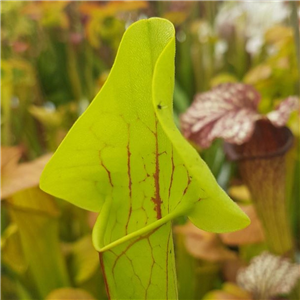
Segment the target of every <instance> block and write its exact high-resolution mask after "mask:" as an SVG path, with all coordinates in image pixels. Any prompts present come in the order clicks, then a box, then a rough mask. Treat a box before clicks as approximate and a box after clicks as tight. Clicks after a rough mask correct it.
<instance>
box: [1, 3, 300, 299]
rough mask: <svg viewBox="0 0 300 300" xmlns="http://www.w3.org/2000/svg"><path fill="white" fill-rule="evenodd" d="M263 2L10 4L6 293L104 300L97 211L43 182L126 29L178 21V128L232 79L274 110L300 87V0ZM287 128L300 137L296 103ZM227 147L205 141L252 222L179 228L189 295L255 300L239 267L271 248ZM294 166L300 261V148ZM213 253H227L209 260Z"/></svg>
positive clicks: (5, 102) (210, 159)
mask: <svg viewBox="0 0 300 300" xmlns="http://www.w3.org/2000/svg"><path fill="white" fill-rule="evenodd" d="M257 5H260V9H257V7H256V6H257ZM266 5H267V4H266V3H264V4H258V3H248V4H246V3H242V2H231V1H224V2H221V1H219V2H217V1H216V2H208V1H207V2H206V1H186V2H185V1H174V2H173V1H132V2H123V1H98V2H96V1H93V2H88V1H86V2H85V1H61V2H59V1H49V2H48V1H5V2H2V3H1V83H2V86H1V99H2V101H1V117H2V118H1V135H2V140H1V143H2V144H1V145H2V151H1V156H2V160H1V173H2V177H1V185H2V211H1V216H2V218H1V224H2V228H1V232H2V238H1V251H2V273H1V287H2V295H1V296H2V299H4V300H9V299H26V300H28V299H106V293H105V286H104V282H103V278H102V275H101V272H100V267H99V263H98V255H97V252H96V251H95V250H94V249H93V247H92V244H91V238H90V234H91V228H92V226H93V222H94V216H93V215H90V214H89V213H88V212H86V211H83V210H81V209H79V208H76V207H74V206H72V205H70V204H68V203H66V202H64V201H61V200H60V199H54V198H53V197H50V196H49V195H47V194H45V193H43V192H42V191H41V190H39V188H38V181H39V175H40V172H41V170H42V168H43V166H44V164H45V163H46V162H47V160H48V159H49V157H50V155H51V154H47V153H51V152H53V151H55V149H56V148H57V147H58V145H59V144H60V142H61V141H62V139H63V138H64V136H65V135H66V133H67V132H68V130H69V128H70V127H71V126H72V124H73V123H74V122H75V121H76V119H77V118H78V116H79V115H80V114H81V113H82V112H83V111H84V110H85V109H86V107H87V106H88V105H89V103H90V101H91V100H92V99H93V97H94V96H95V95H96V93H97V92H98V91H99V89H100V88H101V86H102V85H103V84H104V82H105V80H106V78H107V75H108V73H109V71H110V68H111V66H112V63H113V61H114V58H115V56H116V52H117V48H118V45H119V42H120V39H121V37H122V34H123V33H124V31H125V30H126V28H127V27H128V26H129V25H130V24H131V23H132V22H134V21H136V20H138V19H141V18H148V17H151V16H159V17H164V18H167V19H169V20H170V21H172V22H173V24H174V25H175V28H176V32H177V35H176V38H177V54H176V84H175V91H174V112H175V116H174V117H175V121H176V122H177V124H178V125H179V119H180V114H181V113H182V112H184V111H185V110H186V109H187V108H188V107H189V105H190V104H191V102H192V100H193V97H194V95H195V94H196V93H198V92H202V91H206V90H208V89H210V88H211V87H213V86H216V85H217V84H220V83H224V82H237V81H242V82H244V83H248V84H251V85H253V86H254V87H255V88H256V89H257V90H258V91H259V92H260V94H261V95H262V101H261V102H260V107H259V108H260V112H261V113H266V112H269V111H271V110H272V109H274V107H275V106H276V105H277V104H278V103H279V101H280V100H282V99H284V98H286V97H287V96H290V95H295V94H297V93H298V92H299V89H300V84H299V70H298V68H297V64H299V54H297V53H299V48H298V49H297V47H299V45H298V44H297V39H296V42H295V36H296V37H297V34H298V35H299V31H298V32H297V29H299V22H298V24H297V20H296V22H295V20H294V21H293V20H292V19H291V17H290V11H291V9H294V10H295V9H296V8H297V4H295V3H294V4H292V5H291V6H290V5H289V4H288V3H283V2H278V3H272V4H269V5H271V6H269V7H267V6H266ZM264 12H265V13H264ZM293 22H294V23H293ZM288 125H289V126H290V128H291V129H292V131H293V133H294V135H295V136H296V137H297V143H298V144H299V141H298V139H299V111H298V112H295V113H294V114H293V115H292V117H291V119H290V121H289V123H288ZM222 147H223V146H222V142H221V141H216V142H214V143H213V145H212V146H211V147H210V148H209V149H207V150H205V151H202V150H201V149H198V150H199V151H200V152H202V155H203V158H204V159H205V160H206V162H207V164H208V165H209V167H210V168H211V170H212V172H213V174H214V175H215V177H216V178H217V180H218V182H219V184H220V185H221V186H222V187H223V188H224V189H228V188H229V192H230V194H231V196H232V197H233V198H234V200H236V201H237V202H238V203H239V204H240V205H241V206H243V207H244V210H245V211H246V212H247V213H248V214H249V216H250V218H251V219H252V221H253V224H252V226H251V227H249V228H248V229H246V231H243V232H240V233H235V234H228V235H221V236H218V235H214V236H211V235H209V234H208V235H206V233H204V234H203V233H202V232H200V231H198V232H194V231H193V230H185V231H184V230H183V229H181V230H177V229H176V230H175V231H174V234H175V242H176V244H175V246H176V247H175V248H176V254H177V256H176V258H177V262H176V263H177V272H178V282H179V298H180V299H202V298H203V297H204V299H251V295H248V294H247V293H246V292H245V291H243V290H241V289H240V288H239V287H237V286H236V282H235V280H236V273H237V270H238V269H239V268H240V267H241V266H243V265H245V264H247V263H248V262H249V261H250V260H251V258H252V257H254V256H256V255H258V254H259V253H261V252H262V251H263V250H264V249H265V244H264V242H263V237H261V235H259V234H260V233H259V232H260V227H259V226H260V225H259V220H258V219H257V216H256V215H255V213H254V212H253V208H252V206H251V199H250V197H249V194H248V192H247V191H246V190H245V187H243V186H240V183H241V182H240V178H239V176H238V173H237V170H236V167H235V165H233V164H232V163H229V162H228V161H227V160H226V157H225V154H224V151H223V148H222ZM296 148H297V147H296ZM298 150H299V149H298ZM45 154H46V155H45ZM289 165H290V166H292V167H293V168H291V169H292V171H290V172H289V177H288V179H287V180H288V181H289V185H290V187H289V196H288V197H289V200H290V204H291V209H290V211H289V213H290V220H291V226H292V228H293V233H294V239H295V253H296V255H295V257H298V258H299V247H300V241H299V236H300V222H299V219H300V213H299V212H300V209H299V185H298V184H296V183H299V176H300V174H299V151H297V150H295V151H294V152H293V155H290V157H289ZM182 222H184V220H181V223H182ZM184 226H188V225H184ZM177 227H180V226H177ZM258 235H259V237H260V238H257V237H258ZM297 237H298V239H297ZM207 252H210V254H211V255H213V254H214V255H215V257H218V259H215V260H214V259H213V260H212V259H211V257H207ZM298 295H299V294H298ZM294 298H295V297H294Z"/></svg>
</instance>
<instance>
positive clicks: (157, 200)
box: [151, 119, 162, 219]
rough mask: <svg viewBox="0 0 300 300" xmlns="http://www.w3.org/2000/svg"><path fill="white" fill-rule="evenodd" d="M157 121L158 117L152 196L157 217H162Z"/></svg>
mask: <svg viewBox="0 0 300 300" xmlns="http://www.w3.org/2000/svg"><path fill="white" fill-rule="evenodd" d="M157 123H158V120H157V119H156V123H155V124H156V132H155V139H156V143H155V173H154V174H153V177H154V185H155V197H154V198H151V199H152V201H153V202H154V205H155V208H154V209H155V211H156V218H157V219H161V217H162V216H161V203H162V201H161V198H160V194H159V192H160V190H159V171H160V170H159V160H158V159H159V153H158V137H157Z"/></svg>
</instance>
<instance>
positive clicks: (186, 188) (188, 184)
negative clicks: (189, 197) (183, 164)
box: [174, 170, 192, 209]
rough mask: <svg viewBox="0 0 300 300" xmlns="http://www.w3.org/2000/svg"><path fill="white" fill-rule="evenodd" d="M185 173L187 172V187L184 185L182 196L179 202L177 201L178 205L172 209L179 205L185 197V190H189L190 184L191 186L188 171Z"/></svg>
mask: <svg viewBox="0 0 300 300" xmlns="http://www.w3.org/2000/svg"><path fill="white" fill-rule="evenodd" d="M186 172H187V177H188V182H187V185H186V187H185V189H184V190H183V193H182V196H181V198H180V200H179V201H178V203H177V204H176V205H175V207H174V209H175V208H176V207H177V206H178V205H179V204H180V203H181V201H182V199H183V197H184V196H185V194H186V192H187V190H188V188H189V186H190V184H191V182H192V180H191V177H190V174H189V172H188V170H186Z"/></svg>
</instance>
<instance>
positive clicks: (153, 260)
mask: <svg viewBox="0 0 300 300" xmlns="http://www.w3.org/2000/svg"><path fill="white" fill-rule="evenodd" d="M147 241H148V244H149V246H150V249H152V246H151V243H150V241H149V239H147ZM152 250H153V249H152ZM151 257H152V265H151V270H150V278H149V282H148V286H147V288H146V291H145V299H147V295H148V289H149V287H150V285H151V281H152V273H153V267H154V265H155V259H154V256H153V251H151Z"/></svg>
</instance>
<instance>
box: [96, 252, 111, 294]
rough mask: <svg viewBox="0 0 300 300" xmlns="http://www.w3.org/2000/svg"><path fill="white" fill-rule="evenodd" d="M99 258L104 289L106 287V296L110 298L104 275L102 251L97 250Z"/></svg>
mask: <svg viewBox="0 0 300 300" xmlns="http://www.w3.org/2000/svg"><path fill="white" fill-rule="evenodd" d="M99 259H100V265H101V270H102V274H103V279H104V283H105V289H106V293H107V297H108V299H109V300H110V299H111V296H110V292H109V286H108V282H107V277H106V273H105V268H104V262H103V253H102V252H99Z"/></svg>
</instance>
